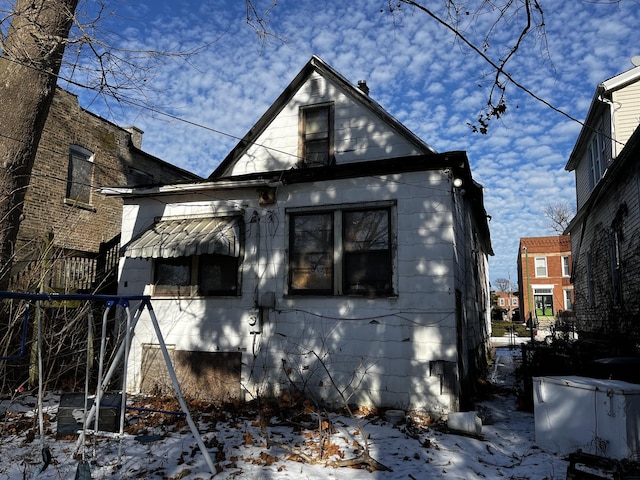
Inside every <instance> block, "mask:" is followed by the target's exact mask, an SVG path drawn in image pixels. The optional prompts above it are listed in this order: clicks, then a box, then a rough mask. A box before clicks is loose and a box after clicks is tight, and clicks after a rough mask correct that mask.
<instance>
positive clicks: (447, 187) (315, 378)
mask: <svg viewBox="0 0 640 480" xmlns="http://www.w3.org/2000/svg"><path fill="white" fill-rule="evenodd" d="M106 193H107V194H114V195H119V196H122V197H123V199H124V203H125V206H124V211H123V228H122V241H123V253H122V258H121V264H120V281H119V293H120V294H122V295H139V294H142V293H144V294H148V295H150V296H151V297H152V305H153V311H154V312H155V315H156V316H157V318H158V320H159V324H160V328H161V330H162V333H163V337H164V340H165V341H166V342H167V344H168V345H169V346H170V348H171V352H172V357H173V359H174V362H175V364H176V365H177V370H178V376H179V377H180V379H181V382H182V384H183V389H184V391H185V393H186V394H187V395H198V396H201V397H204V398H220V397H222V398H223V399H229V398H240V399H244V400H249V399H252V398H255V397H257V396H280V395H284V396H287V395H290V394H291V392H297V393H303V394H305V395H310V396H312V397H313V398H314V399H315V400H316V401H318V402H326V403H329V404H341V403H342V402H343V401H347V400H348V401H349V403H356V404H360V405H373V406H379V407H396V408H405V409H422V410H427V411H438V412H443V411H449V410H457V409H460V408H464V407H465V402H466V400H468V399H469V396H470V393H471V391H472V387H473V385H474V380H475V379H477V378H479V377H480V376H481V374H482V373H483V370H484V368H485V367H486V359H487V356H488V336H489V335H488V329H489V309H490V300H489V282H488V262H487V260H488V255H492V250H491V242H490V236H489V228H488V216H487V214H486V212H485V209H484V206H483V190H482V187H481V186H480V185H479V184H477V183H476V182H474V180H473V179H472V176H471V171H470V168H469V162H468V159H467V156H466V154H465V153H464V152H448V153H436V152H435V151H434V150H433V149H432V148H431V147H429V145H427V144H426V143H424V142H423V141H422V140H420V139H419V138H418V137H416V136H415V135H414V134H413V133H412V132H410V131H409V130H408V129H407V128H406V127H404V126H403V125H402V124H400V123H399V122H398V121H397V120H395V119H394V118H393V117H392V116H391V115H389V114H388V113H387V112H386V111H385V110H384V109H382V108H381V107H380V105H378V104H377V103H376V102H375V101H373V100H372V99H371V98H370V97H369V95H368V89H367V87H366V84H365V83H364V82H359V87H354V86H353V85H351V84H350V83H349V82H348V81H347V80H346V79H345V78H344V77H343V76H341V75H340V74H339V73H338V72H336V71H335V70H334V69H332V68H331V67H330V66H328V65H327V64H326V63H324V62H323V61H322V60H321V59H319V58H317V57H315V56H314V57H312V58H311V59H310V61H309V62H308V63H307V64H306V65H305V66H304V68H303V69H302V70H301V72H300V73H299V74H298V75H297V76H296V77H295V78H294V80H293V81H292V82H291V84H290V85H289V86H288V87H287V88H286V89H285V91H284V92H283V93H282V94H281V95H280V97H279V98H278V99H277V100H276V101H275V103H274V104H273V105H272V106H271V107H270V108H269V109H268V111H267V112H266V113H265V114H264V115H263V116H262V117H261V118H260V120H258V122H257V123H256V124H255V125H254V127H253V128H252V129H251V130H250V131H249V132H248V133H247V135H246V136H245V137H244V138H243V139H242V140H241V141H240V142H239V143H238V145H237V146H236V147H235V148H234V149H233V150H232V151H231V152H230V153H229V155H228V156H227V158H225V159H224V160H223V161H222V163H221V164H220V165H219V167H218V168H217V169H216V170H215V171H214V172H213V174H212V175H211V176H210V177H209V178H208V179H207V180H206V181H202V182H199V183H191V184H180V185H166V186H163V187H160V188H156V189H144V188H141V189H112V190H110V191H109V192H106ZM156 352H157V339H156V336H155V334H154V331H153V329H152V327H151V322H150V320H149V317H148V315H147V314H144V315H143V316H142V317H141V318H140V320H139V322H138V324H137V327H136V332H135V337H134V340H133V343H132V348H131V353H130V357H129V368H128V377H127V380H128V389H129V390H130V391H143V392H154V391H162V390H163V389H164V388H165V384H166V378H164V376H163V374H162V370H163V368H164V367H163V366H162V365H163V364H162V362H161V361H160V362H159V363H158V358H157V355H156Z"/></svg>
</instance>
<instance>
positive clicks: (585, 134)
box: [564, 66, 640, 172]
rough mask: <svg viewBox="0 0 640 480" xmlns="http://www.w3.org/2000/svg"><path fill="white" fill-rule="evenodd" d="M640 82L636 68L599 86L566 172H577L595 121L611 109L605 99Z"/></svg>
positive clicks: (639, 67) (637, 67) (639, 75)
mask: <svg viewBox="0 0 640 480" xmlns="http://www.w3.org/2000/svg"><path fill="white" fill-rule="evenodd" d="M638 81H640V66H636V67H634V68H632V69H631V70H627V71H626V72H622V73H620V74H618V75H615V76H613V77H611V78H609V79H607V80H605V81H604V82H601V83H600V84H599V85H598V87H597V88H596V91H595V94H594V95H593V99H592V100H591V105H590V106H589V111H588V112H587V116H586V118H585V120H584V123H583V124H582V129H581V130H580V133H579V134H578V138H577V140H576V143H575V144H574V146H573V149H572V150H571V154H570V155H569V160H568V161H567V164H566V166H565V167H564V168H565V170H567V171H569V172H571V171H573V170H575V168H576V166H577V165H578V162H579V161H580V158H581V156H582V149H583V148H584V147H585V143H586V142H587V140H588V139H589V137H590V136H591V134H592V133H593V132H594V128H593V127H592V125H593V123H594V121H596V120H597V119H598V118H599V117H600V115H602V114H603V113H604V111H605V110H606V109H608V108H609V105H608V104H607V102H606V101H605V100H603V99H610V97H611V94H612V93H613V92H615V91H617V90H620V89H621V88H624V87H626V86H627V85H631V84H632V83H636V82H638Z"/></svg>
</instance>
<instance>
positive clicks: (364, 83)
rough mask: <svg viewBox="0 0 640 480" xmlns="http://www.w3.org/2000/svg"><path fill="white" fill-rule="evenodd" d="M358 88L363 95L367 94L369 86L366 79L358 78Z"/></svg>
mask: <svg viewBox="0 0 640 480" xmlns="http://www.w3.org/2000/svg"><path fill="white" fill-rule="evenodd" d="M358 88H359V89H360V90H362V92H363V93H364V94H365V95H369V86H368V85H367V81H366V80H358Z"/></svg>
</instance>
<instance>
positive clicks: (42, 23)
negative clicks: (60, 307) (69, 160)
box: [0, 0, 78, 290]
mask: <svg viewBox="0 0 640 480" xmlns="http://www.w3.org/2000/svg"><path fill="white" fill-rule="evenodd" d="M77 4H78V0H17V2H16V5H15V8H14V11H13V16H12V21H11V26H10V28H9V31H8V33H7V37H6V39H5V43H4V45H2V46H1V48H2V54H1V55H0V112H1V114H0V290H6V289H7V288H8V285H9V277H10V272H11V263H12V260H13V258H12V257H13V254H14V245H15V241H16V238H17V235H18V228H19V226H20V220H21V216H22V207H23V201H24V195H25V191H26V188H27V186H28V184H29V178H30V175H31V169H32V167H33V162H34V159H35V156H36V151H37V149H38V143H39V142H40V137H41V135H42V129H43V128H44V124H45V120H46V118H47V115H48V113H49V107H50V106H51V101H52V100H53V94H54V92H55V87H56V81H57V76H58V72H59V71H60V65H61V63H62V55H63V53H64V49H65V45H66V42H67V39H68V37H69V31H70V29H71V25H72V20H73V15H74V12H75V9H76V6H77Z"/></svg>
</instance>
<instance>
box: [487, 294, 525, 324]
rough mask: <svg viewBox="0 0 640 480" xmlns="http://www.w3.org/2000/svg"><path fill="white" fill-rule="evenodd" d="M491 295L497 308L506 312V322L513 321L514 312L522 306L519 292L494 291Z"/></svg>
mask: <svg viewBox="0 0 640 480" xmlns="http://www.w3.org/2000/svg"><path fill="white" fill-rule="evenodd" d="M491 295H492V296H494V297H495V306H496V307H498V308H500V309H503V310H505V314H504V318H505V320H511V319H512V317H513V312H514V310H516V309H517V308H518V307H519V306H520V300H519V298H518V292H500V291H498V290H495V291H492V292H491Z"/></svg>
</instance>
